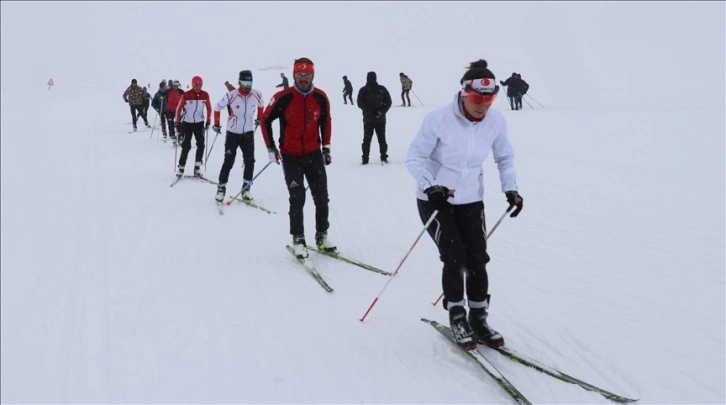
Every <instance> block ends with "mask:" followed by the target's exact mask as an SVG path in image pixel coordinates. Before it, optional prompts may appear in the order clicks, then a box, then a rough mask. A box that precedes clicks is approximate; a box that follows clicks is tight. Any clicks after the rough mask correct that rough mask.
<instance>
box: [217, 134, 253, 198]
mask: <svg viewBox="0 0 726 405" xmlns="http://www.w3.org/2000/svg"><path fill="white" fill-rule="evenodd" d="M238 147H239V148H240V150H242V160H243V161H244V163H245V169H244V173H243V174H242V178H243V179H244V180H247V181H251V180H252V174H253V173H254V172H255V133H254V131H248V132H245V133H244V134H237V133H234V132H229V131H227V136H226V138H225V140H224V163H222V170H220V171H219V185H220V186H225V185H227V181H228V180H229V172H230V170H232V166H234V159H235V157H237V148H238ZM249 189H250V188H249V187H248V188H247V191H249Z"/></svg>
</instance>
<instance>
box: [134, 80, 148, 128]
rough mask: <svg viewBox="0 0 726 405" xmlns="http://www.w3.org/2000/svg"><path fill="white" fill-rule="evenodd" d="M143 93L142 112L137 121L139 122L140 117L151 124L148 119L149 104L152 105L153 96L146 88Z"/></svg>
mask: <svg viewBox="0 0 726 405" xmlns="http://www.w3.org/2000/svg"><path fill="white" fill-rule="evenodd" d="M143 91H144V93H143V94H142V95H141V110H140V111H139V113H138V115H137V116H136V119H137V120H138V119H139V117H143V118H144V120H145V121H146V122H149V120H148V118H147V117H148V114H149V103H151V95H150V94H149V90H147V89H146V87H144V88H143ZM147 126H148V125H147Z"/></svg>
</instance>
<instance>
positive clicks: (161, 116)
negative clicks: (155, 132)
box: [157, 111, 174, 138]
mask: <svg viewBox="0 0 726 405" xmlns="http://www.w3.org/2000/svg"><path fill="white" fill-rule="evenodd" d="M157 113H158V114H159V121H160V124H161V133H162V134H164V138H166V111H161V112H159V111H157ZM173 127H174V126H173V125H172V128H173Z"/></svg>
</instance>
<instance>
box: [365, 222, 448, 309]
mask: <svg viewBox="0 0 726 405" xmlns="http://www.w3.org/2000/svg"><path fill="white" fill-rule="evenodd" d="M438 213H439V211H438V210H434V212H433V214H431V217H430V218H429V220H428V221H426V224H425V225H424V227H423V229H422V230H421V232H420V233H419V234H418V237H416V240H415V241H414V242H413V245H411V247H410V248H409V249H408V252H406V255H405V256H403V259H402V260H401V263H399V264H398V267H396V271H394V272H393V274H391V277H390V278H389V279H388V281H386V284H385V285H384V286H383V288H382V289H381V292H379V293H378V295H377V296H376V298H375V299H374V300H373V302H372V303H371V305H370V306H369V307H368V310H367V311H366V313H365V314H363V317H362V318H360V321H361V322H363V321H364V320H365V319H366V317H367V316H368V313H369V312H371V309H373V306H374V305H376V303H377V302H378V299H379V298H380V297H381V295H382V294H383V292H384V291H385V290H386V288H387V287H388V284H390V283H391V281H392V280H393V277H395V276H396V274H398V271H399V270H401V266H403V262H404V261H406V258H407V257H408V255H409V254H411V251H413V248H414V247H416V244H417V243H418V241H419V240H420V239H421V236H423V234H424V233H426V229H428V227H429V225H431V223H432V222H434V218H436V215H438Z"/></svg>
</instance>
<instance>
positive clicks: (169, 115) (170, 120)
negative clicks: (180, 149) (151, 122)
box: [165, 110, 181, 138]
mask: <svg viewBox="0 0 726 405" xmlns="http://www.w3.org/2000/svg"><path fill="white" fill-rule="evenodd" d="M165 115H166V122H167V123H168V124H169V136H170V137H172V138H176V135H175V134H174V118H175V117H176V113H175V112H174V111H168V110H167V111H166V114H165ZM179 135H180V136H181V134H179Z"/></svg>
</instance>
